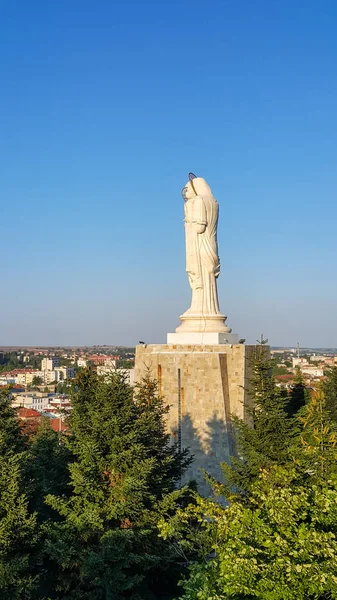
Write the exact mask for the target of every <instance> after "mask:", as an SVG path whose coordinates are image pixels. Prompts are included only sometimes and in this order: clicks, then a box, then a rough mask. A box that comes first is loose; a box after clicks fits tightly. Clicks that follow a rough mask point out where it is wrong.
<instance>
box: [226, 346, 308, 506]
mask: <svg viewBox="0 0 337 600" xmlns="http://www.w3.org/2000/svg"><path fill="white" fill-rule="evenodd" d="M250 371H251V378H250V381H249V387H248V390H247V391H248V394H249V401H250V407H249V408H248V410H247V412H248V420H247V421H243V420H242V419H239V418H237V417H234V418H233V425H234V431H235V438H236V451H237V455H236V456H234V457H232V459H231V465H226V464H224V465H223V466H222V467H223V471H224V474H225V477H226V481H227V484H228V486H229V488H227V489H226V488H224V487H221V488H219V492H220V493H225V495H227V496H228V495H231V489H232V487H233V486H234V488H235V489H239V490H241V491H242V492H243V493H244V494H247V493H248V492H249V489H250V485H251V483H252V482H253V481H254V480H255V479H256V477H257V476H258V474H259V473H260V470H261V469H263V468H269V467H270V466H271V465H273V464H279V465H282V464H286V463H287V462H288V461H289V460H290V458H289V448H290V445H291V443H292V440H293V438H294V436H295V435H296V433H297V431H298V428H299V425H298V423H297V422H296V421H295V420H294V419H291V418H289V416H288V414H287V411H286V407H287V402H288V399H287V397H285V396H284V395H283V393H282V390H280V388H278V387H277V386H276V384H275V380H274V377H273V375H272V361H271V360H270V358H269V349H268V348H267V347H266V345H265V342H264V341H262V342H261V343H260V344H259V345H258V346H257V347H256V349H255V352H254V355H253V357H252V361H251V364H250Z"/></svg>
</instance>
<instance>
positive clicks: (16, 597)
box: [0, 452, 37, 600]
mask: <svg viewBox="0 0 337 600" xmlns="http://www.w3.org/2000/svg"><path fill="white" fill-rule="evenodd" d="M22 483H23V476H22V455H20V454H14V453H12V452H8V453H7V454H6V455H4V454H0V597H1V599H2V600H30V598H32V594H33V592H34V590H35V587H36V576H35V575H34V568H33V565H32V561H31V558H32V553H33V550H34V548H35V545H36V542H37V528H36V515H35V514H30V513H29V510H28V500H27V497H26V495H25V494H24V493H23V491H22Z"/></svg>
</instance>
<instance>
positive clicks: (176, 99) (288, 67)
mask: <svg viewBox="0 0 337 600" xmlns="http://www.w3.org/2000/svg"><path fill="white" fill-rule="evenodd" d="M336 31H337V3H336V1H335V0H324V2H319V1H318V0H316V1H313V0H306V1H305V2H304V1H303V0H277V1H276V0H256V1H255V2H253V1H252V0H231V1H227V0H209V1H208V2H206V1H205V0H203V1H202V2H201V1H200V0H193V1H192V0H179V1H178V0H173V1H170V2H158V1H156V2H155V1H145V2H140V1H136V0H133V1H127V0H126V1H124V2H122V1H121V0H120V1H115V2H113V1H111V0H95V1H94V0H57V1H55V2H47V1H46V0H30V1H29V2H28V1H27V0H16V1H15V2H10V1H9V0H7V1H6V0H5V1H4V2H2V3H1V7H0V48H1V66H0V72H1V95H0V164H1V178H0V196H1V267H2V268H1V288H2V289H1V295H0V297H1V311H0V344H27V345H28V344H95V343H96V344H114V343H116V344H134V343H137V342H138V340H139V339H145V340H146V341H147V342H149V343H150V342H164V341H165V336H166V333H167V332H168V331H174V329H175V327H176V326H177V325H178V324H179V319H178V317H179V314H181V313H182V312H183V311H184V310H185V309H186V308H187V307H188V306H189V301H190V290H189V287H188V283H187V278H186V274H185V272H184V268H185V267H184V260H185V259H184V230H183V202H182V199H181V196H180V190H181V188H182V187H183V185H184V183H185V181H186V175H187V173H188V171H193V172H195V173H197V174H199V175H202V176H204V177H205V178H207V179H208V181H209V183H210V185H211V187H212V189H213V192H214V195H215V196H216V198H217V199H218V201H219V204H220V222H219V230H218V237H219V251H220V257H221V263H222V274H221V276H220V279H219V295H220V306H221V309H222V311H223V312H225V313H226V314H227V315H228V323H229V324H230V325H231V326H232V327H233V330H234V331H236V332H238V333H239V334H240V335H241V336H242V337H246V338H247V341H250V342H254V341H255V339H256V338H257V337H259V336H260V334H261V332H263V333H264V334H265V336H267V337H268V338H269V340H270V343H271V344H273V345H293V344H296V342H297V341H299V342H300V343H301V344H302V345H303V346H304V345H309V346H337V319H336V305H337V278H336V258H337V256H336V255H337V252H336V250H337V238H336V222H337V208H336V206H337V168H336V167H337V164H336V163H337V77H336V70H337V68H336V65H337V35H336Z"/></svg>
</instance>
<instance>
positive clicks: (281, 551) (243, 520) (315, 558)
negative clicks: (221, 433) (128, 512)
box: [159, 396, 337, 600]
mask: <svg viewBox="0 0 337 600" xmlns="http://www.w3.org/2000/svg"><path fill="white" fill-rule="evenodd" d="M299 420H300V422H301V428H300V429H299V431H298V434H297V435H296V436H295V437H294V438H293V440H292V444H291V448H290V449H289V454H288V457H289V458H288V462H287V463H285V462H284V461H283V459H282V462H283V463H284V464H283V465H278V464H277V461H273V463H271V464H270V465H269V466H268V467H267V468H261V469H260V471H259V473H257V474H256V477H255V478H254V480H252V481H251V484H250V487H249V495H248V496H246V497H245V498H243V497H242V495H241V494H239V493H235V491H232V495H231V498H230V503H229V505H228V506H226V507H224V506H223V505H221V504H219V503H217V502H215V501H213V500H211V499H204V498H201V497H200V496H198V495H197V494H196V495H195V503H194V504H190V505H189V506H188V507H187V508H183V509H178V511H177V513H176V514H175V515H174V516H173V517H171V518H169V519H163V520H162V521H161V522H160V524H159V527H160V530H161V533H162V535H163V537H164V538H165V539H167V538H169V539H171V540H172V541H174V542H175V543H177V544H178V545H179V546H180V547H181V548H182V550H183V551H184V552H185V553H187V555H188V556H191V555H193V553H194V556H195V555H196V556H197V559H195V560H194V561H192V562H191V563H190V574H189V577H188V578H186V580H185V581H184V582H183V587H184V591H185V594H184V595H183V598H184V599H185V600H210V599H214V600H229V599H232V600H252V599H253V598H261V599H264V600H318V599H320V600H323V599H324V600H327V599H328V598H329V599H330V600H331V599H336V598H337V578H336V572H337V545H336V535H337V447H336V444H337V434H336V427H335V426H334V424H333V422H332V421H331V419H330V415H329V412H328V410H327V409H326V407H325V403H324V398H323V396H318V397H314V398H312V399H311V400H310V402H309V404H307V405H305V406H304V407H303V409H302V410H301V411H300V414H299ZM215 491H216V490H215ZM191 530H192V532H191Z"/></svg>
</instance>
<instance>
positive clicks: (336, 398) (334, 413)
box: [322, 367, 337, 423]
mask: <svg viewBox="0 0 337 600" xmlns="http://www.w3.org/2000/svg"><path fill="white" fill-rule="evenodd" d="M322 391H323V394H324V397H325V400H326V407H327V409H328V410H329V411H330V414H331V417H332V419H333V420H334V421H335V423H337V367H331V368H330V369H327V371H326V372H325V380H324V381H323V383H322Z"/></svg>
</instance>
